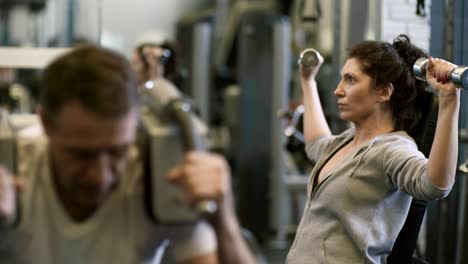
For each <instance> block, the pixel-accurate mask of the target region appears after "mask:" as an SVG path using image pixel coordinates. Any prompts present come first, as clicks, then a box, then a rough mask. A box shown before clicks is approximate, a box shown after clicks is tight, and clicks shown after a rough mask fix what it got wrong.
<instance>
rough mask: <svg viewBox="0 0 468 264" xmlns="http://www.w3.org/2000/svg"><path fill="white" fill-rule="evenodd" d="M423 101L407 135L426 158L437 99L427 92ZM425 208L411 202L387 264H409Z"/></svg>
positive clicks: (415, 202) (432, 129) (435, 118)
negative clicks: (419, 115)
mask: <svg viewBox="0 0 468 264" xmlns="http://www.w3.org/2000/svg"><path fill="white" fill-rule="evenodd" d="M423 99H424V100H422V102H421V103H420V105H419V106H418V107H421V108H422V113H423V116H422V119H421V121H420V122H419V124H418V125H417V126H416V127H415V129H413V130H412V131H410V132H409V134H410V135H411V136H412V137H413V138H414V140H415V141H416V144H417V145H418V148H419V150H420V151H421V152H422V153H423V154H424V155H425V156H426V157H429V153H430V151H431V147H432V141H433V139H434V134H435V128H436V124H437V112H438V106H439V104H438V97H437V96H435V95H434V94H432V93H429V92H428V93H426V94H424V95H423ZM426 207H427V201H421V200H416V199H413V201H412V202H411V207H410V210H409V212H408V216H407V217H406V221H405V224H404V225H403V228H402V229H401V231H400V233H399V234H398V237H397V239H396V241H395V244H394V246H393V249H392V252H391V254H390V255H389V256H388V258H387V261H388V263H389V264H402V263H403V264H404V263H410V261H411V258H412V256H413V253H414V250H415V249H416V242H417V239H418V235H419V231H420V230H421V224H422V221H423V218H424V214H425V212H426Z"/></svg>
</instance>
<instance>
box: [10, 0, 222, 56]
mask: <svg viewBox="0 0 468 264" xmlns="http://www.w3.org/2000/svg"><path fill="white" fill-rule="evenodd" d="M70 1H73V2H74V14H75V16H74V32H75V34H74V35H75V36H78V37H84V38H86V39H89V40H91V41H98V36H99V18H100V16H99V14H102V17H101V18H102V35H101V36H102V40H103V41H104V42H105V44H107V45H108V46H111V47H114V48H115V49H117V50H119V51H122V52H124V53H126V54H130V52H131V49H132V47H133V45H134V44H135V42H136V40H137V39H138V38H139V36H141V35H142V34H144V33H145V32H149V31H158V32H163V33H164V34H165V35H166V36H168V38H172V37H173V34H174V30H175V28H174V25H175V22H176V21H177V20H178V19H179V18H180V17H181V16H182V15H184V14H186V13H187V12H189V11H190V12H192V11H196V10H201V9H205V8H207V7H209V6H211V5H213V4H214V2H215V1H214V0H211V1H210V0H190V1H187V0H131V1H130V0H48V1H47V7H46V9H45V10H44V11H43V12H41V13H39V14H36V15H32V14H31V13H30V12H29V11H28V10H27V8H25V7H17V8H14V9H13V10H12V12H11V19H10V29H9V32H10V36H11V39H12V40H14V41H15V42H16V43H19V44H20V45H22V46H46V45H47V44H48V42H49V41H50V40H51V39H54V38H55V39H58V40H59V42H60V39H63V38H65V32H67V31H68V28H67V27H68V21H69V15H68V14H69V13H68V10H69V3H70ZM100 7H101V8H100Z"/></svg>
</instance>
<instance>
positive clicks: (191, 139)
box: [165, 97, 218, 216]
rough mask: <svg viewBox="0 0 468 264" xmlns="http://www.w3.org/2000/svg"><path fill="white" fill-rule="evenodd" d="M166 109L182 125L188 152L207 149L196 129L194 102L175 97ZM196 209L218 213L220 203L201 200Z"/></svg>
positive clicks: (207, 213) (185, 146)
mask: <svg viewBox="0 0 468 264" xmlns="http://www.w3.org/2000/svg"><path fill="white" fill-rule="evenodd" d="M165 110H166V111H167V112H168V113H169V114H170V115H171V116H172V117H173V118H174V119H175V121H176V122H177V123H178V125H179V126H180V128H181V131H182V137H183V142H184V148H185V151H186V152H187V151H190V150H199V151H203V150H206V146H205V144H204V142H203V138H202V137H201V136H200V134H199V133H198V132H197V129H196V124H195V119H194V118H193V117H194V116H193V107H192V104H191V103H190V102H189V101H188V100H186V99H184V98H182V97H179V98H175V99H173V100H171V101H170V102H169V103H168V104H167V105H166V107H165ZM195 210H196V211H197V212H198V213H200V214H201V215H204V216H210V215H213V214H214V213H216V211H217V210H218V204H217V203H216V201H214V200H201V201H199V202H198V203H197V204H196V205H195Z"/></svg>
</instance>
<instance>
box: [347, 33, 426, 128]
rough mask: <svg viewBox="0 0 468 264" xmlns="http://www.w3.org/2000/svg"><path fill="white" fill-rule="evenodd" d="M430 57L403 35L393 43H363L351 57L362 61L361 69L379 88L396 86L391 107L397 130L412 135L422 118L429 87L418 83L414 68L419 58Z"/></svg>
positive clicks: (376, 87)
mask: <svg viewBox="0 0 468 264" xmlns="http://www.w3.org/2000/svg"><path fill="white" fill-rule="evenodd" d="M421 57H428V55H427V53H426V51H424V50H423V49H420V48H418V47H416V46H415V45H413V44H412V43H411V41H410V39H409V37H408V36H406V35H399V36H398V37H397V38H395V39H394V40H393V44H390V43H388V42H380V41H363V42H361V43H359V44H357V45H356V46H354V47H353V48H352V49H351V51H350V52H349V56H348V58H356V59H358V60H359V61H360V62H361V69H362V70H363V72H364V73H366V74H367V75H369V76H370V77H371V78H372V79H373V80H374V82H375V89H380V88H381V87H383V86H385V85H387V84H389V83H392V84H393V93H392V96H391V97H390V107H391V109H392V113H393V118H394V119H393V126H394V129H395V130H406V131H408V132H410V131H411V130H412V129H413V128H414V127H415V126H416V125H417V123H418V122H419V120H420V119H421V116H422V113H421V110H420V107H419V106H420V105H421V102H419V101H418V100H420V98H421V99H422V98H426V96H425V95H424V94H425V93H426V92H425V88H426V84H425V83H424V82H422V81H419V80H417V79H416V78H415V77H414V74H413V70H412V69H413V65H414V63H415V62H416V60H417V59H418V58H421Z"/></svg>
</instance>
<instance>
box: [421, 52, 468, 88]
mask: <svg viewBox="0 0 468 264" xmlns="http://www.w3.org/2000/svg"><path fill="white" fill-rule="evenodd" d="M428 62H429V60H428V59H427V58H419V59H418V60H416V62H415V63H414V66H413V73H414V75H415V76H416V79H418V80H421V81H426V69H427V63H428ZM450 79H451V80H452V82H453V83H454V84H455V85H456V86H457V88H463V89H465V90H468V67H467V66H457V67H456V68H455V69H453V70H452V72H451V73H450Z"/></svg>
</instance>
